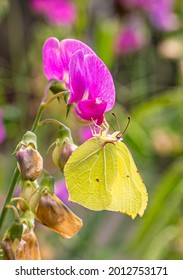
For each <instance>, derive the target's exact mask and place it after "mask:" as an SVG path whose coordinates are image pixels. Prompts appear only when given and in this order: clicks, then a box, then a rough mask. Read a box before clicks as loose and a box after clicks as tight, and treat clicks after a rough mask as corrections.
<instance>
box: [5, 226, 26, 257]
mask: <svg viewBox="0 0 183 280" xmlns="http://www.w3.org/2000/svg"><path fill="white" fill-rule="evenodd" d="M22 232H23V225H22V223H20V222H19V221H14V222H13V223H12V225H11V226H10V227H9V229H8V230H7V232H6V233H5V235H4V237H3V240H2V242H1V247H2V249H3V253H4V259H5V260H15V259H16V252H17V248H18V246H19V243H20V240H21V238H22Z"/></svg>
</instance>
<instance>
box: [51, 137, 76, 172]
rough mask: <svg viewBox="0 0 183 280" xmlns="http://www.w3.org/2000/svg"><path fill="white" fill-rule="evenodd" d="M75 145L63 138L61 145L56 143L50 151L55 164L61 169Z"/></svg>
mask: <svg viewBox="0 0 183 280" xmlns="http://www.w3.org/2000/svg"><path fill="white" fill-rule="evenodd" d="M77 147H78V146H76V145H75V144H74V143H73V142H71V141H70V139H65V141H64V142H63V143H62V145H60V144H56V146H55V149H54V150H53V153H52V159H53V162H54V164H55V166H56V167H58V168H59V169H60V170H61V171H63V170H64V166H65V164H66V162H67V161H68V159H69V157H70V156H71V154H72V153H73V152H74V150H75V149H77Z"/></svg>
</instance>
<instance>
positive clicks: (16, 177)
mask: <svg viewBox="0 0 183 280" xmlns="http://www.w3.org/2000/svg"><path fill="white" fill-rule="evenodd" d="M54 82H55V81H53V80H52V81H50V82H48V84H47V86H46V88H45V91H44V94H43V98H42V101H41V104H40V106H39V109H38V112H37V115H36V118H35V120H34V123H33V125H32V128H31V131H32V132H34V133H35V131H36V130H37V128H38V124H39V121H40V119H41V117H42V114H43V110H44V109H45V107H46V106H47V105H49V104H50V103H51V102H49V100H48V103H46V99H47V96H48V91H49V89H50V87H51V85H52V84H53V83H54ZM50 100H51V101H52V98H50ZM19 179H20V172H19V170H18V168H17V167H16V168H15V170H14V174H13V177H12V181H11V185H10V189H9V192H8V194H7V197H6V200H5V203H4V206H3V209H2V212H1V216H0V231H1V229H2V226H3V222H4V219H5V216H6V213H7V210H8V208H7V207H6V205H7V204H9V203H10V201H11V198H12V195H13V191H14V189H15V186H16V184H17V182H18V180H19Z"/></svg>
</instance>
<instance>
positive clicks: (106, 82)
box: [85, 55, 115, 111]
mask: <svg viewBox="0 0 183 280" xmlns="http://www.w3.org/2000/svg"><path fill="white" fill-rule="evenodd" d="M85 64H86V68H87V82H88V85H87V87H88V90H89V97H88V99H96V98H101V99H102V100H103V101H105V102H106V103H107V107H106V109H105V111H109V110H111V109H112V107H113V106H114V102H115V87H114V82H113V78H112V76H111V73H110V72H109V70H108V68H107V66H106V65H105V64H104V62H103V61H102V60H101V59H100V58H99V57H97V56H95V55H86V56H85Z"/></svg>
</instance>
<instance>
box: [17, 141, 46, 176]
mask: <svg viewBox="0 0 183 280" xmlns="http://www.w3.org/2000/svg"><path fill="white" fill-rule="evenodd" d="M16 158H17V161H18V167H19V169H20V172H21V175H22V178H23V179H24V180H31V181H34V180H36V179H37V177H38V176H39V175H40V173H41V172H42V169H43V159H42V157H41V155H40V153H39V152H38V151H37V150H35V149H34V148H33V147H31V146H27V147H25V146H21V147H20V148H19V150H18V151H17V152H16Z"/></svg>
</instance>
